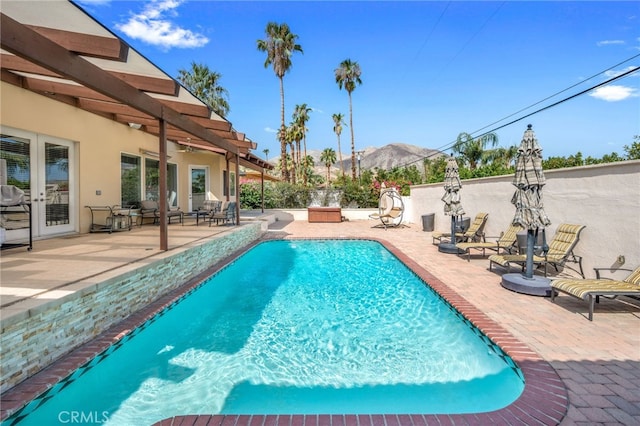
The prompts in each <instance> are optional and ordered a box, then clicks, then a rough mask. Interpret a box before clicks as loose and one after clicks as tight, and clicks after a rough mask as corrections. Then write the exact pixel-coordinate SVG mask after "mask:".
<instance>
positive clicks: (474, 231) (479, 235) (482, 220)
mask: <svg viewBox="0 0 640 426" xmlns="http://www.w3.org/2000/svg"><path fill="white" fill-rule="evenodd" d="M488 218H489V214H488V213H478V214H477V215H476V217H475V219H473V222H471V225H469V229H467V230H466V231H465V232H456V235H455V238H451V232H435V233H433V234H432V235H431V238H432V239H433V244H439V243H441V242H442V239H443V238H449V239H450V240H454V239H455V241H457V242H478V241H486V239H485V236H484V226H485V224H486V223H487V219H488ZM436 241H437V242H436ZM453 242H454V241H452V243H453Z"/></svg>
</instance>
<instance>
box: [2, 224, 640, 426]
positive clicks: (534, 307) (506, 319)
mask: <svg viewBox="0 0 640 426" xmlns="http://www.w3.org/2000/svg"><path fill="white" fill-rule="evenodd" d="M374 225H376V223H375V222H374V221H350V222H342V223H307V222H306V221H293V222H275V223H274V224H272V225H271V226H270V229H269V231H268V232H267V233H266V234H265V237H264V238H314V237H322V238H332V237H334V238H337V237H339V238H376V239H383V240H386V241H388V242H390V243H391V244H392V245H394V246H395V247H397V248H398V249H399V250H400V251H401V252H403V253H404V254H405V255H407V256H408V257H409V258H410V259H412V260H413V261H415V262H416V263H418V264H419V265H420V266H422V267H423V268H425V269H426V270H428V271H429V272H430V273H431V274H433V275H434V276H435V277H437V278H438V279H439V280H441V281H442V282H443V283H445V284H446V285H448V286H449V287H450V288H451V289H453V290H455V291H456V292H457V293H458V294H459V295H461V296H462V297H463V298H465V299H466V300H467V301H469V302H470V303H471V304H473V305H474V306H475V307H476V308H477V309H479V310H480V311H481V312H483V313H484V314H486V315H487V316H488V317H489V318H491V319H493V320H494V321H496V322H497V323H499V324H500V325H502V326H503V327H504V328H505V329H507V330H508V331H509V332H510V333H512V334H513V336H514V337H516V338H517V339H519V340H520V341H522V342H523V343H525V344H526V345H528V346H529V347H530V348H531V349H532V350H533V351H535V352H536V353H537V354H539V355H540V356H541V357H542V358H543V359H544V360H546V361H547V362H549V363H550V364H551V365H552V366H553V367H554V368H555V369H556V371H557V373H558V374H559V375H560V377H561V378H562V380H563V381H564V382H565V385H566V387H567V389H568V391H569V401H570V406H569V410H568V413H567V416H566V417H565V419H564V420H563V421H562V423H561V424H562V425H574V424H575V425H580V424H584V425H593V424H625V425H635V424H640V303H639V302H638V301H634V300H631V299H623V300H619V301H610V300H603V301H602V302H601V303H600V306H597V307H596V311H595V315H594V321H593V322H590V321H588V320H587V318H586V315H587V312H588V306H587V303H586V302H582V301H579V300H577V299H574V298H572V297H568V296H563V295H561V296H560V297H558V298H556V303H552V302H551V301H550V299H549V298H541V297H535V296H527V295H522V294H517V293H514V292H511V291H509V290H506V289H504V288H502V287H501V286H500V273H496V272H495V271H494V272H490V271H489V270H488V260H486V258H482V259H480V258H477V257H476V258H472V261H471V262H467V261H466V259H463V258H461V257H458V256H456V255H451V254H444V253H439V252H438V250H437V246H434V245H432V244H431V238H430V233H429V232H423V231H422V230H421V228H420V226H418V225H416V224H412V225H409V226H406V227H400V228H391V229H388V230H384V229H381V228H374V227H373V226H374ZM232 230H233V228H232V227H211V228H209V227H203V226H202V225H201V226H199V227H195V226H193V224H192V223H190V222H187V224H186V225H185V226H184V227H181V226H179V225H178V226H175V225H172V226H171V227H170V230H169V245H170V247H177V246H184V245H189V244H190V243H191V242H193V241H197V240H199V239H202V238H208V236H210V235H211V234H214V233H219V232H232ZM157 232H158V231H157V227H153V226H145V227H143V228H141V229H136V230H134V231H132V232H124V233H119V234H111V235H109V234H88V235H80V236H76V237H73V238H69V237H68V238H54V239H50V240H43V241H36V242H35V244H34V250H33V251H32V252H26V251H25V250H24V249H14V250H10V251H6V252H3V253H2V257H1V258H0V267H1V271H0V272H1V275H0V278H1V280H2V281H1V282H2V305H3V308H2V312H1V314H2V318H6V317H7V316H10V315H13V314H15V313H16V312H19V310H20V309H28V308H29V307H30V306H33V304H35V303H38V299H44V298H51V297H56V294H57V293H59V294H60V295H63V294H64V293H65V291H68V289H69V288H71V287H72V286H69V287H67V286H66V285H65V283H71V282H79V281H82V280H83V279H87V278H88V277H94V278H95V277H99V276H101V275H102V274H117V273H119V272H120V271H122V270H125V269H126V268H128V267H131V265H132V264H134V263H135V262H138V261H144V260H145V259H151V258H153V257H154V256H162V255H163V253H162V252H160V251H159V250H158V249H157V246H158V237H157ZM25 270H29V271H30V273H29V274H28V275H27V276H25V275H24V272H25ZM52 270H53V271H56V273H55V274H52V273H51V271H52ZM51 288H55V290H54V291H53V292H49V293H46V292H47V290H48V289H51ZM19 299H24V300H22V301H19ZM5 305H7V306H5Z"/></svg>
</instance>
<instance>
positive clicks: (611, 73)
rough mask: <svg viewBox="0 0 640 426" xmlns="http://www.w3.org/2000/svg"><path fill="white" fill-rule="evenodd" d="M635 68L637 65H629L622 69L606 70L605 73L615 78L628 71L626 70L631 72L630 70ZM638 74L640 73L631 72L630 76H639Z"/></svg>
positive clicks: (608, 76)
mask: <svg viewBox="0 0 640 426" xmlns="http://www.w3.org/2000/svg"><path fill="white" fill-rule="evenodd" d="M634 68H636V67H635V66H633V65H630V66H628V67H626V68H623V69H621V70H620V71H613V70H609V71H606V72H605V73H604V75H605V76H606V77H607V78H613V77H617V76H619V75H621V74H624V73H626V72H629V71H631V70H632V69H634ZM638 75H640V73H631V74H630V75H629V76H638Z"/></svg>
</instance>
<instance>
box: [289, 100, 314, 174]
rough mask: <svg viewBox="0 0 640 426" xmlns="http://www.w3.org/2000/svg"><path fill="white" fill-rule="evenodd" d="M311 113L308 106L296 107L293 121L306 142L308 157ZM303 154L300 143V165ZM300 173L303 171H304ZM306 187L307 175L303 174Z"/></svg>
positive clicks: (305, 148)
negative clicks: (308, 123)
mask: <svg viewBox="0 0 640 426" xmlns="http://www.w3.org/2000/svg"><path fill="white" fill-rule="evenodd" d="M310 112H311V108H309V107H308V106H307V104H301V105H296V107H295V109H294V111H293V121H294V122H295V123H296V125H297V126H298V130H299V132H300V134H301V136H302V141H303V142H304V156H303V158H306V156H307V131H308V130H309V129H307V121H309V113H310ZM301 154H302V152H301V150H300V145H299V141H298V163H300V155H301ZM300 171H303V170H302V169H301V170H300ZM303 180H304V182H303V183H304V185H306V184H307V174H306V173H303Z"/></svg>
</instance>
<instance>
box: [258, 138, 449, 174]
mask: <svg viewBox="0 0 640 426" xmlns="http://www.w3.org/2000/svg"><path fill="white" fill-rule="evenodd" d="M307 155H310V156H311V157H312V158H313V161H314V163H315V167H314V171H315V173H317V174H319V175H320V176H326V174H327V168H326V167H325V165H324V164H322V162H321V161H320V156H321V155H322V151H320V150H307ZM440 155H445V154H444V153H443V152H441V151H438V150H435V149H429V148H422V147H419V146H415V145H409V144H405V143H391V144H388V145H385V146H383V147H381V148H376V147H368V148H365V149H364V150H363V151H362V156H361V157H360V169H361V170H366V169H371V170H373V169H375V168H378V169H383V170H390V169H392V168H394V167H396V166H398V167H404V166H410V165H413V164H415V165H416V166H417V167H418V168H419V169H420V170H422V161H423V159H424V158H436V157H438V156H440ZM279 158H280V157H275V158H272V159H271V160H270V162H271V164H277V163H278V159H279ZM356 158H357V157H356ZM336 159H337V160H338V162H336V163H335V164H334V165H333V166H332V167H331V174H332V175H333V176H334V177H335V176H336V174H337V173H338V172H339V171H340V162H339V160H340V156H339V155H338V154H337V153H336ZM342 163H343V165H344V171H345V174H346V175H347V176H350V175H351V152H343V153H342ZM357 170H358V164H357V159H356V173H357Z"/></svg>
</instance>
